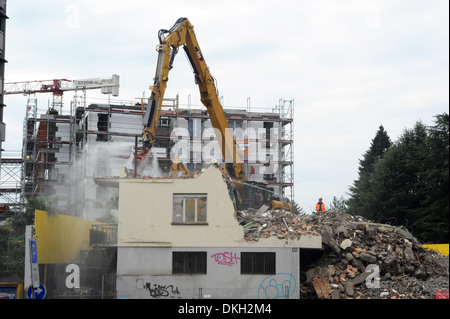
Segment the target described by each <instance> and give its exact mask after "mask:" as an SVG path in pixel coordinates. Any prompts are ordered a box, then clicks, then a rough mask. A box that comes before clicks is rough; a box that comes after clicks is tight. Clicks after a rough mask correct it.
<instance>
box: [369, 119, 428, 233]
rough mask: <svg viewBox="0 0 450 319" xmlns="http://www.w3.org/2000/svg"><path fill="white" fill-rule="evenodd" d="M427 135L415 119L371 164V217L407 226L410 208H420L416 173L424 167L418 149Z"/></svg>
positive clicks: (420, 199)
mask: <svg viewBox="0 0 450 319" xmlns="http://www.w3.org/2000/svg"><path fill="white" fill-rule="evenodd" d="M426 138H427V131H426V127H425V126H424V125H423V124H422V123H420V122H417V123H416V125H415V126H414V128H413V129H411V130H407V129H406V130H405V131H404V133H403V134H402V136H401V137H400V138H399V140H398V141H397V142H396V143H395V144H394V145H393V146H392V147H391V148H390V149H389V150H388V151H387V152H386V154H385V156H384V157H383V158H382V159H381V160H379V161H378V162H376V163H375V165H374V170H373V173H372V174H371V185H372V195H373V196H372V198H371V202H370V203H369V206H370V208H371V211H372V214H371V215H372V216H371V218H372V219H374V220H375V221H378V222H382V223H391V224H394V225H397V226H406V227H407V226H411V221H412V220H413V219H414V217H413V210H415V209H417V208H418V207H420V205H421V202H422V200H423V195H422V194H421V193H420V191H419V187H420V186H419V185H418V181H419V179H420V177H419V176H420V173H421V172H422V171H423V170H424V169H425V167H424V164H423V160H424V158H423V152H422V151H421V148H422V146H423V144H424V143H425V141H426Z"/></svg>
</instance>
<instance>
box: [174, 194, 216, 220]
mask: <svg viewBox="0 0 450 319" xmlns="http://www.w3.org/2000/svg"><path fill="white" fill-rule="evenodd" d="M200 198H203V201H204V205H205V206H204V207H203V208H200V209H203V210H204V211H203V215H204V218H203V220H198V218H199V215H200V214H201V213H202V212H201V211H199V199H200ZM176 199H181V201H182V203H181V207H182V211H181V212H177V208H176V207H175V200H176ZM190 199H195V206H194V207H195V208H194V214H193V215H194V218H193V220H188V213H189V212H188V211H187V210H186V208H187V204H186V203H187V200H190ZM207 203H208V196H207V194H206V193H173V195H172V225H208V219H207V217H208V205H207ZM177 213H181V220H180V219H179V218H178V217H177Z"/></svg>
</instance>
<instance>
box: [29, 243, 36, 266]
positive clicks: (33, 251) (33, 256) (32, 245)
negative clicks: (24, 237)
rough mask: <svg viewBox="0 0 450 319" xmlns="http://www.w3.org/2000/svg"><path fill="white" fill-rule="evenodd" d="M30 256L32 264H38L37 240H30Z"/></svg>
mask: <svg viewBox="0 0 450 319" xmlns="http://www.w3.org/2000/svg"><path fill="white" fill-rule="evenodd" d="M30 254H31V263H32V264H37V263H38V254H37V242H36V239H34V238H30Z"/></svg>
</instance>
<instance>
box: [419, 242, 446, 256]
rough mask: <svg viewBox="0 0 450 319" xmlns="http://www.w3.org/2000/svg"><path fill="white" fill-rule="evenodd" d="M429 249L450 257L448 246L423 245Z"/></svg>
mask: <svg viewBox="0 0 450 319" xmlns="http://www.w3.org/2000/svg"><path fill="white" fill-rule="evenodd" d="M423 247H425V248H428V249H433V250H436V251H438V252H440V253H441V255H442V256H448V244H434V245H423Z"/></svg>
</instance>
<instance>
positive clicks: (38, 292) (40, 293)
mask: <svg viewBox="0 0 450 319" xmlns="http://www.w3.org/2000/svg"><path fill="white" fill-rule="evenodd" d="M33 290H34V296H33ZM46 294H47V289H45V286H44V285H40V286H39V287H37V288H33V286H30V287H28V290H27V297H28V299H44V298H45V295H46Z"/></svg>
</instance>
